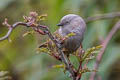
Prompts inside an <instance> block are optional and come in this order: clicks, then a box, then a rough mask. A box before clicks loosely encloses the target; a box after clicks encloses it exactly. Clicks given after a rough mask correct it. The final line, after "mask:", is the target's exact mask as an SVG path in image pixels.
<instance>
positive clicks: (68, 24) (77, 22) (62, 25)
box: [39, 14, 86, 55]
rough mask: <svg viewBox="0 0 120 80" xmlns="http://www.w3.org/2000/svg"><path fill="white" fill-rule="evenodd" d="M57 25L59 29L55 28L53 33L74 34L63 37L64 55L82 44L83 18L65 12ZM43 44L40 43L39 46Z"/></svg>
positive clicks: (84, 24)
mask: <svg viewBox="0 0 120 80" xmlns="http://www.w3.org/2000/svg"><path fill="white" fill-rule="evenodd" d="M57 26H58V27H59V29H58V30H56V31H55V33H57V34H59V35H60V36H62V37H65V36H67V35H68V34H70V33H74V34H75V35H73V36H70V37H68V38H67V39H65V40H64V42H63V43H62V47H63V48H64V49H65V54H66V55H69V54H71V53H73V52H75V51H76V50H77V49H78V48H79V47H80V46H81V45H82V41H83V39H84V35H85V31H86V23H85V21H84V19H83V18H82V17H80V16H79V15H76V14H67V15H65V16H63V17H62V18H61V20H60V21H59V23H58V24H57ZM44 45H45V44H42V45H41V46H39V48H40V47H42V46H44Z"/></svg>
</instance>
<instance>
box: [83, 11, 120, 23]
mask: <svg viewBox="0 0 120 80" xmlns="http://www.w3.org/2000/svg"><path fill="white" fill-rule="evenodd" d="M118 17H120V12H113V13H107V14H99V15H96V16H92V17H88V18H86V19H85V21H86V23H88V22H91V21H96V20H101V19H111V18H118Z"/></svg>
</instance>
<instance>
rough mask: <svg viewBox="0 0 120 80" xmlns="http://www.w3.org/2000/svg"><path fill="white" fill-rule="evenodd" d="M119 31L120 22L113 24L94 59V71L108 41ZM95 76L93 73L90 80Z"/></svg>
mask: <svg viewBox="0 0 120 80" xmlns="http://www.w3.org/2000/svg"><path fill="white" fill-rule="evenodd" d="M119 29H120V20H119V21H118V22H117V23H116V24H115V26H114V27H113V28H112V30H111V31H110V32H109V34H108V36H107V37H106V39H105V40H104V41H103V43H102V46H103V47H102V49H101V51H100V52H99V54H98V56H97V58H96V63H95V64H94V69H95V70H97V69H98V67H99V64H100V62H101V59H102V56H103V54H104V51H105V49H106V47H107V45H108V43H109V41H110V40H111V38H112V36H113V35H114V34H115V33H116V32H117V30H119ZM95 76H96V72H93V73H92V74H91V76H90V80H94V79H95Z"/></svg>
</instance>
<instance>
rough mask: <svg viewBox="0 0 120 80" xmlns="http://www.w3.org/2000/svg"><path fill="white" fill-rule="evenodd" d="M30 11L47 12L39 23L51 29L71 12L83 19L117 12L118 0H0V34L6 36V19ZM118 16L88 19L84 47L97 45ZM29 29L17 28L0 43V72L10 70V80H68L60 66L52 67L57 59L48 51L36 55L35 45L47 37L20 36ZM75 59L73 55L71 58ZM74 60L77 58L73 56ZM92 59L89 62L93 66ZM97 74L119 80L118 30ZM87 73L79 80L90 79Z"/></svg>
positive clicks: (119, 2)
mask: <svg viewBox="0 0 120 80" xmlns="http://www.w3.org/2000/svg"><path fill="white" fill-rule="evenodd" d="M30 11H36V12H37V13H39V14H45V13H46V14H48V17H47V18H46V20H45V21H43V22H41V24H44V25H47V26H49V27H50V30H51V31H52V32H54V31H55V30H56V29H57V28H58V27H57V26H56V24H57V23H58V22H59V20H60V18H61V17H62V16H64V15H66V14H70V13H74V14H78V15H80V16H81V17H83V18H87V17H89V16H94V15H96V14H104V13H109V12H117V11H120V0H0V37H2V36H3V35H5V33H6V32H7V30H8V29H7V27H4V26H3V25H2V24H1V23H2V22H3V21H4V18H8V20H9V23H10V24H13V23H14V22H16V21H23V18H22V16H23V15H28V14H29V12H30ZM117 20H118V18H115V19H106V20H99V21H94V22H90V23H88V24H87V31H86V35H85V39H84V42H83V47H84V49H87V48H90V47H92V46H96V45H99V44H100V42H101V41H102V40H104V39H105V38H106V36H107V34H108V32H109V31H110V30H111V28H112V27H113V25H114V24H115V23H116V21H117ZM27 30H28V28H25V27H17V28H16V29H15V30H14V31H13V33H12V35H11V36H10V38H11V40H12V42H11V43H9V42H8V40H5V41H1V42H0V71H3V70H5V71H9V75H10V76H11V77H12V79H10V80H71V79H70V78H69V77H68V73H66V75H64V73H63V70H62V69H53V68H51V66H52V65H54V64H60V62H59V61H57V60H55V59H54V58H53V57H51V56H49V55H47V54H36V51H35V50H36V48H37V47H38V46H39V44H40V43H42V42H44V41H45V39H47V36H41V35H39V34H37V33H36V34H31V35H28V36H26V37H22V35H23V34H24V33H25V32H26V31H27ZM72 59H74V58H72ZM74 60H76V59H74ZM94 61H95V60H93V61H91V62H90V63H89V64H88V67H90V68H91V69H93V64H94ZM98 74H99V75H100V76H101V77H102V80H120V31H118V32H117V33H116V34H115V35H114V36H113V38H112V40H110V43H109V45H108V47H107V49H106V50H105V54H104V56H103V59H102V62H101V64H100V67H99V72H98ZM89 75H90V73H85V74H84V75H83V76H82V80H89Z"/></svg>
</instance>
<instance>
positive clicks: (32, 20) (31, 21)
mask: <svg viewBox="0 0 120 80" xmlns="http://www.w3.org/2000/svg"><path fill="white" fill-rule="evenodd" d="M30 16H31V17H26V16H24V19H25V21H26V22H16V23H14V24H13V25H10V24H8V20H7V19H5V21H4V23H3V24H4V25H6V26H8V29H9V30H8V32H7V34H6V35H5V36H4V37H2V38H0V41H2V40H5V39H7V38H8V37H9V36H10V34H11V32H12V31H13V30H14V29H15V28H16V27H18V26H19V25H23V26H25V27H32V28H33V29H34V30H35V31H36V32H38V33H40V34H42V35H46V34H47V35H48V37H49V38H50V39H51V40H52V41H53V42H54V43H55V45H56V48H57V51H58V53H59V54H60V56H61V60H62V62H63V63H64V64H65V66H66V68H67V70H68V71H69V72H70V74H71V77H72V79H73V80H76V75H75V71H74V69H73V66H72V65H71V64H70V62H68V60H67V58H66V57H65V55H64V53H63V51H62V47H61V44H60V42H59V41H58V40H57V39H55V38H54V37H53V35H52V34H51V32H50V30H49V29H48V27H47V26H43V25H40V24H37V21H36V18H37V13H36V12H31V13H30Z"/></svg>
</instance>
